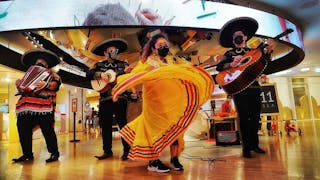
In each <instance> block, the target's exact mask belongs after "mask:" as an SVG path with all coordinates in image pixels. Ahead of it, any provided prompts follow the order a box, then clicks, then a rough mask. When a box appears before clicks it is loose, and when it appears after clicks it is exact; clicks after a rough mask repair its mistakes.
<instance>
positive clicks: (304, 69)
mask: <svg viewBox="0 0 320 180" xmlns="http://www.w3.org/2000/svg"><path fill="white" fill-rule="evenodd" d="M309 70H310V68H301V70H300V71H302V72H305V71H309Z"/></svg>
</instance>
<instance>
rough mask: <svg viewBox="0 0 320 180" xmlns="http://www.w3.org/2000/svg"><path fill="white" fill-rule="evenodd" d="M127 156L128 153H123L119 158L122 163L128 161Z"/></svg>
mask: <svg viewBox="0 0 320 180" xmlns="http://www.w3.org/2000/svg"><path fill="white" fill-rule="evenodd" d="M128 155H129V152H124V153H123V155H122V156H121V159H122V161H125V160H128V159H129V158H128Z"/></svg>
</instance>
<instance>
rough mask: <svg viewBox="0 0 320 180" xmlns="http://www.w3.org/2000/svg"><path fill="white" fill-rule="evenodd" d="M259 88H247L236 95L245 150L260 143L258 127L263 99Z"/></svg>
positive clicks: (235, 101)
mask: <svg viewBox="0 0 320 180" xmlns="http://www.w3.org/2000/svg"><path fill="white" fill-rule="evenodd" d="M260 92H261V90H260V89H259V88H247V89H246V90H244V91H242V92H240V93H238V94H236V95H234V103H235V106H236V108H237V112H238V117H239V124H240V133H241V139H242V147H243V151H250V150H252V149H254V148H256V147H258V145H259V137H258V129H259V120H260V110H261V100H260Z"/></svg>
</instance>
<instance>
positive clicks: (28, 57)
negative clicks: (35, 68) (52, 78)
mask: <svg viewBox="0 0 320 180" xmlns="http://www.w3.org/2000/svg"><path fill="white" fill-rule="evenodd" d="M39 58H42V59H44V60H46V62H47V63H48V68H52V67H53V66H55V65H57V64H59V63H60V60H59V57H58V56H57V55H56V54H54V53H53V52H51V51H48V50H45V49H31V50H29V51H26V52H25V53H24V54H23V55H22V57H21V62H22V64H23V65H25V66H28V67H29V66H32V65H34V64H35V62H36V61H37V59H39Z"/></svg>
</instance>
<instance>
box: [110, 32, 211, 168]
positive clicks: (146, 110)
mask: <svg viewBox="0 0 320 180" xmlns="http://www.w3.org/2000/svg"><path fill="white" fill-rule="evenodd" d="M168 52H169V42H168V39H167V37H166V35H165V34H162V33H159V34H157V35H154V36H152V37H151V39H150V40H149V41H148V43H147V44H146V45H145V46H144V48H143V53H142V59H141V60H140V61H139V63H138V64H137V66H136V67H135V68H134V69H133V70H132V71H131V73H130V74H125V75H121V76H119V77H118V79H117V82H118V83H117V85H116V86H115V87H114V89H113V98H114V100H115V101H116V100H117V97H118V95H119V94H121V93H122V92H123V91H125V90H127V89H130V88H134V87H136V86H137V85H141V84H142V85H143V89H142V96H143V97H142V99H143V104H142V113H141V114H140V115H139V116H138V117H137V118H136V119H134V120H133V121H131V122H130V123H128V124H127V125H126V126H125V127H123V128H122V129H121V131H120V134H121V136H122V137H123V138H124V139H125V140H126V141H127V142H128V143H129V144H130V146H131V149H130V153H129V158H131V159H147V160H150V161H149V166H148V170H150V171H157V172H168V171H169V170H170V169H169V168H168V167H166V166H165V165H164V164H163V163H162V162H161V161H160V160H159V155H160V153H161V152H162V151H163V150H164V149H165V148H166V147H167V146H168V145H171V144H173V143H174V145H173V147H172V148H171V157H172V158H175V157H176V159H171V163H172V164H173V165H174V163H176V161H177V162H178V159H177V157H178V155H179V149H181V147H179V146H175V144H176V142H175V141H176V140H177V139H178V138H179V137H180V136H181V135H182V134H183V132H184V131H185V130H186V128H187V127H188V125H189V124H190V123H191V121H192V120H193V119H194V117H195V116H196V113H197V111H198V110H199V108H200V106H201V105H202V104H203V103H204V102H206V101H207V100H208V99H209V98H210V96H211V93H212V91H213V80H212V77H211V76H210V74H208V73H207V72H206V71H205V70H204V69H202V68H200V67H196V66H193V65H192V64H191V63H190V62H188V61H185V60H182V59H176V58H174V57H172V56H169V55H167V54H168ZM178 144H179V143H178ZM176 145H177V144H176ZM181 145H183V144H181V143H180V146H181ZM172 161H174V162H172ZM179 164H180V163H179ZM180 165H181V164H180ZM174 168H176V166H175V165H174ZM178 168H179V167H178ZM180 168H182V165H181V167H180Z"/></svg>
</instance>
